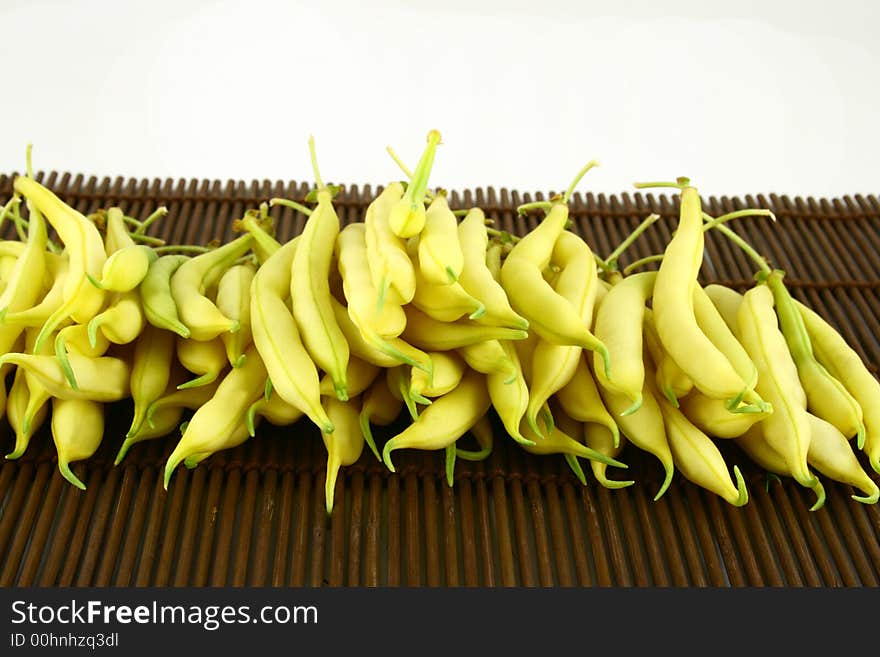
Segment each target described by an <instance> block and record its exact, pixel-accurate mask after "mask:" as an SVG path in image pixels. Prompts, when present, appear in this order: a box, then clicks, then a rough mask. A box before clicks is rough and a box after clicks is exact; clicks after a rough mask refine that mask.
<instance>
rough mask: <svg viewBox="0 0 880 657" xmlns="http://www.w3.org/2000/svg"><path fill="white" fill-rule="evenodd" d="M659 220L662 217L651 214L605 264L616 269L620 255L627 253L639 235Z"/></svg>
mask: <svg viewBox="0 0 880 657" xmlns="http://www.w3.org/2000/svg"><path fill="white" fill-rule="evenodd" d="M659 218H660V215H659V214H655V213H651V214H649V215H648V216H647V217H645V219H644V220H643V221H642V223H640V224H639V225H638V226H636V228H635V230H633V232H631V233H630V234H629V235H627V236H626V238H625V239H624V240H623V241H622V242H621V243H620V244H618V245H617V248H616V249H614V250H613V251H612V252H611V254H610V255H609V256H608V257H607V258H605V262H606V263H607V264H608V266H609V267H611V268H613V269H616V268H617V259H618V258H619V257H620V254H621V253H623V252H624V251H626V250H627V249H628V248H629V247H630V246H631V245H632V243H633V242H635V241H636V240H637V239H638V238H639V235H641V234H642V233H644V232H645V231H646V230H647V229H648V227H649V226H650V225H651V224H653V223H655V222H656V221H657V220H658V219H659Z"/></svg>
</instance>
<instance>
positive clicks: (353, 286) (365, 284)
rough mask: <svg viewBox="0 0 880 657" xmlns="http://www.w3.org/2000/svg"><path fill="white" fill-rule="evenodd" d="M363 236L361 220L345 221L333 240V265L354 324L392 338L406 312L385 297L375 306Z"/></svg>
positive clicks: (397, 334) (365, 230)
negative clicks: (335, 262)
mask: <svg viewBox="0 0 880 657" xmlns="http://www.w3.org/2000/svg"><path fill="white" fill-rule="evenodd" d="M366 240H367V227H366V224H363V223H351V224H348V225H347V226H346V227H345V228H343V229H342V230H341V231H340V233H339V238H338V239H337V240H336V261H337V268H338V270H339V274H340V276H341V277H342V289H343V294H344V296H345V302H346V308H347V310H348V314H349V315H350V319H351V321H352V322H354V323H355V325H356V326H359V327H364V328H365V329H369V330H371V331H373V332H375V333H376V334H378V336H379V337H381V338H385V339H387V338H394V337H397V336H399V335H400V334H401V333H402V332H403V327H404V326H405V325H406V314H405V313H404V312H403V307H402V306H401V304H400V303H395V301H394V300H392V299H391V298H388V297H386V299H385V301H384V303H383V304H382V308H381V309H380V308H379V307H378V304H377V303H376V299H377V298H378V295H379V291H378V289H377V288H376V286H375V285H374V284H373V280H372V278H371V274H370V263H369V257H368V252H367V241H366ZM337 303H338V302H337ZM337 321H338V320H337ZM340 328H341V329H342V328H343V327H342V326H340ZM343 333H345V330H344V329H343ZM346 337H347V336H346Z"/></svg>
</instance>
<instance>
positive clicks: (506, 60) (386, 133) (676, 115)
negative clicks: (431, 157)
mask: <svg viewBox="0 0 880 657" xmlns="http://www.w3.org/2000/svg"><path fill="white" fill-rule="evenodd" d="M878 7H880V3H876V2H870V1H868V0H865V1H862V2H859V1H856V0H834V1H833V2H793V1H791V2H789V1H787V0H776V1H775V2H756V1H746V2H743V1H740V2H735V3H721V2H691V1H687V0H667V1H666V2H654V3H652V2H647V1H631V2H608V1H604V2H597V1H595V0H589V1H585V2H566V1H564V0H538V1H537V2H526V1H523V0H507V1H502V0H470V1H468V0H434V1H432V2H422V1H421V0H382V1H380V2H355V1H354V0H336V1H335V2H272V1H270V0H255V1H252V2H231V1H209V0H152V1H150V2H142V3H128V2H121V1H116V2H111V1H108V0H85V1H79V2H74V1H71V0H63V1H62V0H58V1H55V0H0V25H2V29H3V33H2V37H0V61H2V64H3V68H2V71H3V74H4V80H3V100H2V103H0V108H2V109H0V112H2V119H3V120H2V124H0V125H2V129H0V171H4V172H11V171H20V170H22V168H23V163H24V152H25V147H26V144H27V143H28V142H33V143H34V158H35V167H36V168H37V169H43V170H49V169H54V170H59V171H71V172H76V173H84V174H87V175H98V176H104V175H108V176H116V175H122V176H135V177H162V178H164V177H172V178H180V177H184V178H193V177H195V178H218V179H224V180H225V179H230V178H231V179H244V180H252V179H263V178H269V179H273V180H275V179H285V180H287V179H296V180H303V179H309V180H310V179H311V173H310V169H309V159H308V150H307V139H308V136H309V134H313V135H314V136H315V139H316V142H317V146H318V154H319V158H320V162H321V168H322V173H323V174H324V177H325V178H326V179H329V180H333V181H339V182H348V183H367V182H369V183H374V184H375V183H383V182H386V181H387V180H388V179H393V178H398V177H399V175H400V174H399V172H398V171H397V169H396V168H395V166H394V164H393V163H392V162H391V160H390V158H388V156H387V154H386V153H385V147H386V146H387V145H389V144H390V145H393V146H394V147H395V148H396V150H397V151H398V152H399V153H400V154H401V156H403V157H404V159H406V160H408V161H410V162H414V161H415V160H416V159H417V157H418V154H419V152H420V151H421V148H422V147H423V145H424V137H425V134H426V133H427V131H428V130H429V129H430V128H437V129H439V130H440V131H441V132H442V134H443V138H444V144H443V145H442V146H441V147H440V150H439V152H438V155H437V159H436V164H435V169H434V175H433V177H432V184H434V185H439V186H444V187H446V188H450V189H463V188H466V187H475V186H486V185H495V186H506V187H510V188H515V189H520V190H522V191H534V190H550V189H559V188H560V187H563V186H564V185H565V184H566V183H567V182H568V180H569V178H570V177H571V175H572V174H573V173H574V172H575V171H576V170H577V169H578V168H579V167H580V165H581V164H583V163H584V162H586V161H587V160H590V159H593V158H596V159H599V160H600V161H601V163H602V167H601V168H599V169H596V170H594V171H593V172H591V173H590V174H589V175H588V177H587V178H586V179H585V180H584V181H583V183H582V187H581V189H582V190H587V189H591V190H594V191H604V192H610V193H616V192H620V191H626V190H631V189H632V187H631V184H632V182H633V181H635V180H646V179H671V178H674V177H676V176H679V175H687V176H690V177H691V179H692V180H693V182H694V184H696V185H697V186H698V187H699V188H700V190H701V192H703V193H705V194H734V195H739V194H746V193H767V192H776V193H781V194H793V195H795V194H803V195H815V196H838V195H844V194H851V193H868V194H876V193H877V192H878V191H880V175H878V174H880V165H878V156H880V128H878V125H880V111H878V108H880V92H878V89H880V83H878V72H880V39H878V37H877V26H878V19H880V10H878Z"/></svg>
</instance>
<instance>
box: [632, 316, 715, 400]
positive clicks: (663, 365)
mask: <svg viewBox="0 0 880 657" xmlns="http://www.w3.org/2000/svg"><path fill="white" fill-rule="evenodd" d="M643 328H644V333H643V338H644V344H645V348H646V349H647V351H648V353H649V354H650V355H651V362H652V363H653V365H654V380H655V383H656V384H657V390H658V391H659V392H660V394H662V395H663V396H664V397H665V398H666V399H668V400H669V402H670V403H671V404H672V405H673V406H676V405H678V400H679V399H680V398H682V397H684V396H685V395H688V394H689V393H691V392H692V391H693V389H694V382H693V381H692V380H691V378H690V377H689V376H688V375H687V374H685V373H684V372H683V371H682V369H681V368H680V367H679V366H678V364H677V363H676V362H675V361H674V360H673V359H672V357H671V356H670V355H669V354H668V353H666V350H664V349H663V344H662V343H661V342H660V336H659V335H657V327H656V326H654V313H653V312H652V311H651V310H650V309H645V321H644V325H643ZM701 394H702V393H701ZM721 403H722V405H723V404H724V403H725V402H723V401H722V402H721Z"/></svg>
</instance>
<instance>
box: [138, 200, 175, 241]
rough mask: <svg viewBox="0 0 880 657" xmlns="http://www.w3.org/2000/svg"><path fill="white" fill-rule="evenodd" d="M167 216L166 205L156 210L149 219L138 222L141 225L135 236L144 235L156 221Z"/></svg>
mask: <svg viewBox="0 0 880 657" xmlns="http://www.w3.org/2000/svg"><path fill="white" fill-rule="evenodd" d="M166 214H168V208H166V207H165V206H164V205H162V206H160V207H158V208H156V209H155V210H154V211H153V213H152V214H151V215H150V216H149V217H147V218H146V219H144V220H143V221H139V222H138V223H139V224H140V225H139V226H138V228H137V230H135V231H134V234H135V235H143V234H144V233H146V232H147V228H149V227H150V225H151V224H152V223H153V222H154V221H156V220H157V219H159V218H160V217H164V216H165V215H166Z"/></svg>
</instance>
